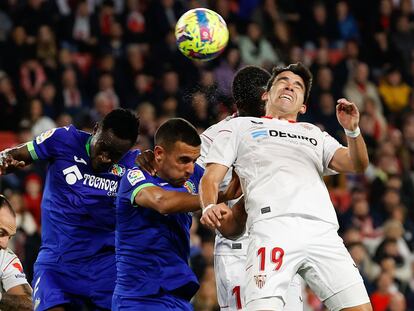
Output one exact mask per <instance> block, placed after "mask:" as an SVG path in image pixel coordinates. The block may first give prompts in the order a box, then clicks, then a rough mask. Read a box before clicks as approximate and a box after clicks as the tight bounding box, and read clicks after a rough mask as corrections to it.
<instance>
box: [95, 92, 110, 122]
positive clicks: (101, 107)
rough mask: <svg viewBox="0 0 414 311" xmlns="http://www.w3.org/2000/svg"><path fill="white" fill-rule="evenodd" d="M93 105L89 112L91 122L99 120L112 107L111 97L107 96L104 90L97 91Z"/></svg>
mask: <svg viewBox="0 0 414 311" xmlns="http://www.w3.org/2000/svg"><path fill="white" fill-rule="evenodd" d="M93 107H94V108H93V109H92V110H91V112H90V115H91V118H92V120H93V122H99V121H101V120H102V119H103V118H104V117H105V116H106V115H107V114H108V113H110V112H111V111H112V110H113V109H114V105H113V101H112V99H111V97H109V96H108V94H107V93H105V92H99V93H98V94H96V95H95V99H94V106H93Z"/></svg>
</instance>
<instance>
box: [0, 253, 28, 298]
mask: <svg viewBox="0 0 414 311" xmlns="http://www.w3.org/2000/svg"><path fill="white" fill-rule="evenodd" d="M0 269H1V270H0V279H1V285H0V287H1V288H0V290H1V291H2V292H7V291H8V290H9V289H10V288H12V287H15V286H18V285H22V284H28V283H27V280H26V275H25V274H24V272H23V266H22V264H21V262H20V260H19V258H17V256H16V255H15V254H14V253H13V252H12V251H11V250H10V249H0Z"/></svg>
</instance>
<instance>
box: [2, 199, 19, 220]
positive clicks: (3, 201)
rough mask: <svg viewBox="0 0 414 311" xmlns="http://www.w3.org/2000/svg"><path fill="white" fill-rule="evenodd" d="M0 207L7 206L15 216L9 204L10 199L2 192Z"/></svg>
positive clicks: (14, 215)
mask: <svg viewBox="0 0 414 311" xmlns="http://www.w3.org/2000/svg"><path fill="white" fill-rule="evenodd" d="M2 208H7V209H8V210H9V212H10V213H11V214H12V215H13V217H16V212H15V211H14V209H13V207H12V206H11V204H10V201H9V200H8V199H7V198H6V197H5V196H4V195H3V194H0V209H2Z"/></svg>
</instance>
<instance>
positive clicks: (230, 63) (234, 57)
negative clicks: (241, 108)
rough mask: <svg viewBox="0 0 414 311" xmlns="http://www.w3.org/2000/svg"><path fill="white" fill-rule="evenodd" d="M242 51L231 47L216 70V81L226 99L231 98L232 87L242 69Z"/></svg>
mask: <svg viewBox="0 0 414 311" xmlns="http://www.w3.org/2000/svg"><path fill="white" fill-rule="evenodd" d="M241 67H242V66H241V59H240V51H239V50H238V49H237V48H235V47H231V48H229V49H228V50H227V51H226V54H225V57H223V59H222V61H221V62H220V65H219V66H217V67H216V69H215V70H214V80H215V81H216V83H217V88H218V91H219V92H220V93H221V94H223V95H224V96H226V97H231V96H232V93H231V85H232V82H233V77H234V75H235V73H236V72H237V70H239V69H240V68H241Z"/></svg>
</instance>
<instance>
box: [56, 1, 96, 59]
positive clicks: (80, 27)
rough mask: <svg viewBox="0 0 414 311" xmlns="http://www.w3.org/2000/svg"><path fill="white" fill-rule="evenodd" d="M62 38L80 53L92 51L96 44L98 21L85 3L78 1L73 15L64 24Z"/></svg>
mask: <svg viewBox="0 0 414 311" xmlns="http://www.w3.org/2000/svg"><path fill="white" fill-rule="evenodd" d="M64 31H65V34H64V38H65V40H66V42H67V43H68V44H72V45H74V46H75V47H77V48H78V49H79V51H81V52H86V51H93V49H94V47H95V46H96V44H97V36H98V32H97V31H98V21H97V19H96V16H95V15H92V14H91V12H90V11H89V8H88V3H87V1H79V2H78V5H77V8H76V11H75V14H72V15H70V17H68V18H67V19H66V22H65V29H64Z"/></svg>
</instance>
